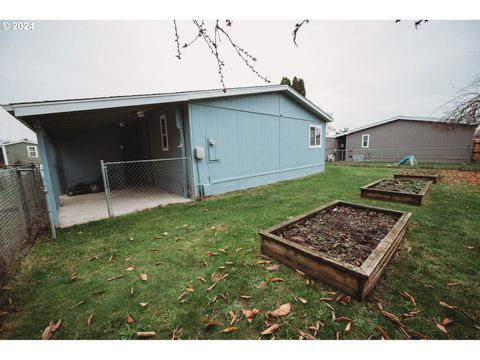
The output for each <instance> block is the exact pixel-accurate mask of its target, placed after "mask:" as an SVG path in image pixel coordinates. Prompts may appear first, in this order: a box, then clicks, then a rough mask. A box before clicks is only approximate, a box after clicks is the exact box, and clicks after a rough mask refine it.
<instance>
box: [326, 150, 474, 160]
mask: <svg viewBox="0 0 480 360" xmlns="http://www.w3.org/2000/svg"><path fill="white" fill-rule="evenodd" d="M408 155H413V156H415V158H416V159H417V161H419V162H431V163H470V161H471V157H472V147H448V148H393V147H392V148H377V149H373V148H360V149H344V150H341V149H327V150H326V151H325V160H327V161H332V160H333V159H334V161H377V162H397V161H400V160H401V159H403V158H404V157H405V156H408Z"/></svg>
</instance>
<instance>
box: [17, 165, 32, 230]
mask: <svg viewBox="0 0 480 360" xmlns="http://www.w3.org/2000/svg"><path fill="white" fill-rule="evenodd" d="M14 173H15V180H16V182H17V185H18V187H17V189H18V191H17V196H18V202H19V203H20V204H21V205H22V212H23V217H24V219H25V224H26V225H27V229H28V233H30V231H31V229H32V226H31V224H30V216H29V214H28V209H27V200H26V199H25V188H24V187H23V182H22V179H21V175H20V170H19V169H14Z"/></svg>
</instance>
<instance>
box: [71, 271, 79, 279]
mask: <svg viewBox="0 0 480 360" xmlns="http://www.w3.org/2000/svg"><path fill="white" fill-rule="evenodd" d="M77 277H78V274H77V273H76V272H73V273H72V275H70V279H71V280H72V281H74V280H77Z"/></svg>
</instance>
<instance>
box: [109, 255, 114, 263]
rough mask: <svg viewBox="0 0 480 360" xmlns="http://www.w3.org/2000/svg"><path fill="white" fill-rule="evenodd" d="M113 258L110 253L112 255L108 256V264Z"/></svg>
mask: <svg viewBox="0 0 480 360" xmlns="http://www.w3.org/2000/svg"><path fill="white" fill-rule="evenodd" d="M112 260H113V255H110V257H109V258H108V264H110V263H111V262H112Z"/></svg>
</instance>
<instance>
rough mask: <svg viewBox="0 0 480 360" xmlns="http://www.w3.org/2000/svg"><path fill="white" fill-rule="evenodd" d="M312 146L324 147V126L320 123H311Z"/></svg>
mask: <svg viewBox="0 0 480 360" xmlns="http://www.w3.org/2000/svg"><path fill="white" fill-rule="evenodd" d="M310 147H311V148H319V147H322V127H321V126H320V125H310Z"/></svg>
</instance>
